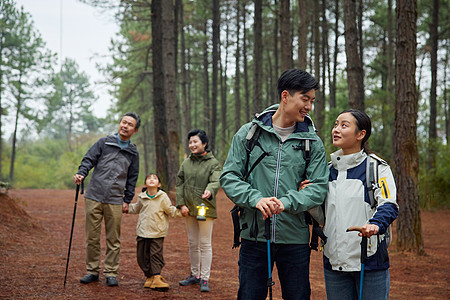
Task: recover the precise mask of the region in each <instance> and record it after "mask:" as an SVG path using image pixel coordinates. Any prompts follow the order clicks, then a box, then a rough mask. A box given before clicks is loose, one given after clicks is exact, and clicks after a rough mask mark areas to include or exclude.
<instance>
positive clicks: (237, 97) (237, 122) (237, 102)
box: [234, 2, 241, 132]
mask: <svg viewBox="0 0 450 300" xmlns="http://www.w3.org/2000/svg"><path fill="white" fill-rule="evenodd" d="M239 9H240V5H239V2H238V3H236V52H235V56H234V58H235V65H236V66H235V67H236V72H235V75H234V110H235V112H234V115H235V119H234V130H235V131H236V132H237V131H238V130H239V128H240V127H241V90H240V82H241V70H240V67H241V66H240V63H241V58H240V54H241V48H240V43H239V40H240V39H239V35H240V29H241V22H240V20H239V19H240V18H239V17H240V10H239Z"/></svg>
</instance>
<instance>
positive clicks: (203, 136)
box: [187, 129, 209, 150]
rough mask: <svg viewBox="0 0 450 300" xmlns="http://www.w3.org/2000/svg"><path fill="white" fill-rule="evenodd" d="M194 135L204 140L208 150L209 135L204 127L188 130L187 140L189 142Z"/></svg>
mask: <svg viewBox="0 0 450 300" xmlns="http://www.w3.org/2000/svg"><path fill="white" fill-rule="evenodd" d="M193 136H198V138H199V139H200V141H202V143H203V144H206V147H205V150H208V142H209V139H208V136H207V135H206V132H205V131H204V130H202V129H192V130H191V131H189V132H188V134H187V140H188V142H189V140H190V139H191V137H193Z"/></svg>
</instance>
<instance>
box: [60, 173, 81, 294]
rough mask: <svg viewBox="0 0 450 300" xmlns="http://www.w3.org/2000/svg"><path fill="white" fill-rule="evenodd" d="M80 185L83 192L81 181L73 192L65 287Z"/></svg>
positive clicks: (65, 278)
mask: <svg viewBox="0 0 450 300" xmlns="http://www.w3.org/2000/svg"><path fill="white" fill-rule="evenodd" d="M80 185H81V194H83V188H84V186H83V181H82V182H81V184H77V190H76V193H75V205H74V207H73V218H72V228H71V229H70V240H69V251H68V252H67V262H66V275H65V276H64V288H66V280H67V269H68V268H69V258H70V248H71V246H72V235H73V226H74V224H75V214H76V212H77V203H78V192H79V191H80Z"/></svg>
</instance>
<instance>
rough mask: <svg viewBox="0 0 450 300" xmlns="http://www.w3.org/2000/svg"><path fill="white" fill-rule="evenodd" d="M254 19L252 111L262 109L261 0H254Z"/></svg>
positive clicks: (255, 111)
mask: <svg viewBox="0 0 450 300" xmlns="http://www.w3.org/2000/svg"><path fill="white" fill-rule="evenodd" d="M254 3H255V20H254V33H253V34H254V39H255V43H254V45H253V59H254V61H255V63H254V68H255V72H254V81H253V113H257V112H260V111H261V110H262V105H261V104H262V103H261V101H262V65H263V64H262V56H263V44H262V0H254Z"/></svg>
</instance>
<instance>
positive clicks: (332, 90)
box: [330, 0, 340, 108]
mask: <svg viewBox="0 0 450 300" xmlns="http://www.w3.org/2000/svg"><path fill="white" fill-rule="evenodd" d="M334 9H335V11H334V15H335V23H334V53H333V74H332V78H333V79H332V81H331V82H330V108H335V107H336V76H337V63H338V62H337V57H338V53H339V45H338V41H339V35H340V34H339V18H340V14H339V0H335V1H334Z"/></svg>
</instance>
